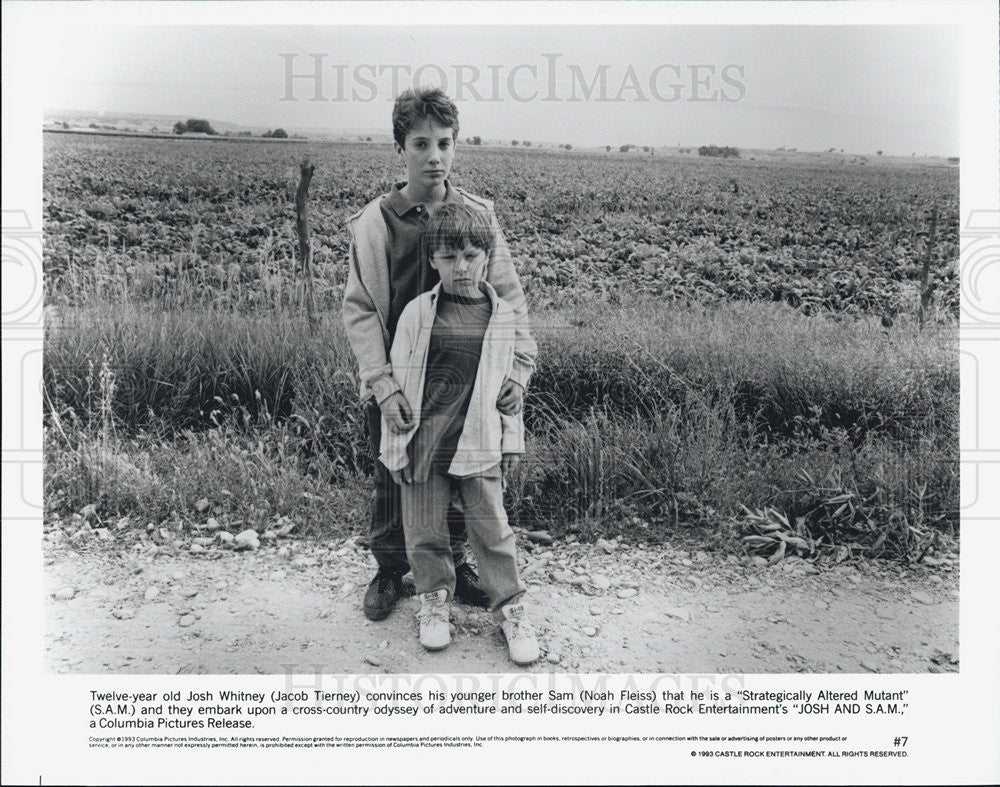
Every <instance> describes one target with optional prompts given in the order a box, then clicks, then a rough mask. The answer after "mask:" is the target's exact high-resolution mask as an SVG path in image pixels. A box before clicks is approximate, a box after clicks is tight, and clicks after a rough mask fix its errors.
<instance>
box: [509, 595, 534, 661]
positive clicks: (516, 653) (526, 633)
mask: <svg viewBox="0 0 1000 787" xmlns="http://www.w3.org/2000/svg"><path fill="white" fill-rule="evenodd" d="M500 614H501V615H503V620H502V621H500V630H501V631H503V635H504V636H505V637H506V638H507V647H508V649H509V650H510V659H511V661H513V662H514V663H515V664H517V665H518V666H522V667H523V666H525V665H527V664H532V663H534V662H536V661H538V640H536V639H535V630H534V629H533V628H532V626H531V623H530V622H529V620H528V618H527V617H526V616H525V614H524V604H521V603H517V604H508V605H507V606H505V607H500Z"/></svg>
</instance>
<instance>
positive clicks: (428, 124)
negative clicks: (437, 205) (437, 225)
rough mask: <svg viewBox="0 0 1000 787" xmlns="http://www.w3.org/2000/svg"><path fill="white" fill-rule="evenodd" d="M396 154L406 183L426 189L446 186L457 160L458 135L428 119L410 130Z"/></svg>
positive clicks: (449, 128)
mask: <svg viewBox="0 0 1000 787" xmlns="http://www.w3.org/2000/svg"><path fill="white" fill-rule="evenodd" d="M396 152H397V153H399V154H400V155H401V156H402V157H403V163H404V164H405V165H406V182H407V183H408V184H411V185H413V186H418V187H420V188H424V189H433V188H435V187H436V186H440V185H442V184H443V183H444V179H445V178H447V177H448V173H449V172H451V164H452V161H454V159H455V134H454V131H453V130H452V128H451V126H442V125H439V124H438V123H435V122H434V121H433V120H431V119H430V118H427V119H426V120H424V121H423V122H422V123H420V124H419V125H417V126H414V127H413V128H411V129H410V130H409V131H408V132H407V134H406V139H405V140H404V145H403V147H400V146H399V145H398V144H397V145H396Z"/></svg>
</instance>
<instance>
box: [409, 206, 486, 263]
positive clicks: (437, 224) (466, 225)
mask: <svg viewBox="0 0 1000 787" xmlns="http://www.w3.org/2000/svg"><path fill="white" fill-rule="evenodd" d="M424 243H425V245H426V248H427V255H428V256H431V255H433V254H434V252H436V251H439V250H441V249H462V248H465V246H466V245H469V246H474V247H475V248H477V249H482V250H483V251H484V252H486V253H487V254H489V253H490V252H492V251H493V229H492V228H491V227H490V223H489V221H488V220H487V218H486V216H485V215H483V214H482V213H480V212H479V211H478V210H474V209H473V208H470V207H469V206H468V205H458V204H454V203H448V204H446V205H442V206H441V208H440V209H439V210H438V211H437V213H435V214H434V217H433V218H432V219H431V222H430V225H429V226H428V227H427V230H426V232H425V233H424Z"/></svg>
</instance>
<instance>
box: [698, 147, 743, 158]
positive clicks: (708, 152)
mask: <svg viewBox="0 0 1000 787" xmlns="http://www.w3.org/2000/svg"><path fill="white" fill-rule="evenodd" d="M698 155H699V156H712V157H716V158H739V157H740V151H739V150H738V149H736V148H730V147H718V146H716V145H702V146H701V147H700V148H698Z"/></svg>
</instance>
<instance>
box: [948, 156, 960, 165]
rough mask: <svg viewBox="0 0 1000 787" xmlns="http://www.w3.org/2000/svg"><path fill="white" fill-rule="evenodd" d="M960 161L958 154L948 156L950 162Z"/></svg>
mask: <svg viewBox="0 0 1000 787" xmlns="http://www.w3.org/2000/svg"><path fill="white" fill-rule="evenodd" d="M958 162H959V158H958V156H948V163H949V164H957V163H958Z"/></svg>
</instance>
